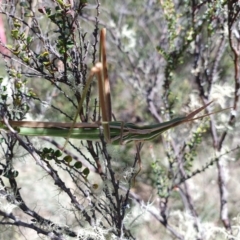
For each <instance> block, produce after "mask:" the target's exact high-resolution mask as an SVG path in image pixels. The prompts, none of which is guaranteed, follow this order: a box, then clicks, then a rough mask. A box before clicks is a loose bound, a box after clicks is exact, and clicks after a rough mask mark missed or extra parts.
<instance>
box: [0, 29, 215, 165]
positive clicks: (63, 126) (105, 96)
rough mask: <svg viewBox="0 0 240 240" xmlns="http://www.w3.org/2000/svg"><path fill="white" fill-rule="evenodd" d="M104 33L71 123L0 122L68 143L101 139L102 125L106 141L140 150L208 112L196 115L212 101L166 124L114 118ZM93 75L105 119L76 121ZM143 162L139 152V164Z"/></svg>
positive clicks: (101, 34)
mask: <svg viewBox="0 0 240 240" xmlns="http://www.w3.org/2000/svg"><path fill="white" fill-rule="evenodd" d="M105 36H106V30H105V29H102V30H101V33H100V51H99V53H100V54H99V55H100V57H99V62H98V63H97V64H96V65H95V66H94V67H93V68H92V69H91V72H90V76H89V78H88V79H87V81H86V85H85V88H84V90H83V92H82V95H81V96H82V97H81V100H80V102H79V104H78V109H77V112H76V115H75V117H74V121H73V122H72V123H60V122H34V121H6V119H5V121H1V122H2V123H3V125H6V126H7V127H8V128H9V126H11V127H17V129H18V130H17V133H18V134H20V135H25V136H55V137H64V138H66V143H67V141H68V139H69V138H76V139H81V140H89V141H100V140H101V136H100V127H102V128H103V135H104V140H105V141H106V143H111V144H123V143H127V142H130V141H135V142H136V146H137V147H138V150H140V148H141V147H140V146H141V143H142V142H144V141H150V140H152V139H154V138H157V137H158V136H159V135H160V134H162V133H163V132H164V131H166V130H168V129H170V128H173V127H175V126H178V125H180V124H183V123H185V122H190V121H193V120H195V119H198V118H202V117H204V116H207V115H209V114H206V115H203V116H200V117H195V116H196V115H197V114H198V113H199V112H201V111H203V110H204V109H205V108H206V107H207V106H208V105H209V104H211V102H210V103H208V104H206V105H204V106H202V107H200V108H198V109H196V110H195V111H193V112H191V113H190V114H188V115H187V116H184V117H179V118H175V119H172V120H170V121H167V122H164V123H158V124H153V125H147V126H146V125H145V126H137V125H135V124H133V123H123V122H118V121H112V107H111V93H110V84H109V79H108V71H107V59H106V45H105ZM94 76H96V77H97V79H98V85H99V86H98V89H99V104H100V109H101V118H102V121H101V122H95V123H85V122H84V123H76V121H77V116H78V114H79V112H80V111H81V110H82V107H83V103H84V100H85V98H86V95H87V92H88V90H89V87H90V85H91V82H92V80H93V78H94ZM5 129H6V127H5ZM65 145H66V144H65ZM140 161H141V160H140V155H139V163H140Z"/></svg>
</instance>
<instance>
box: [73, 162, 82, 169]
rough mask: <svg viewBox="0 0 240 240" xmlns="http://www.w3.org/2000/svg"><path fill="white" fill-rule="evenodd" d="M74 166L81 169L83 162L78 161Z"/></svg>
mask: <svg viewBox="0 0 240 240" xmlns="http://www.w3.org/2000/svg"><path fill="white" fill-rule="evenodd" d="M74 167H75V168H77V169H79V168H81V167H82V163H81V162H76V163H75V164H74Z"/></svg>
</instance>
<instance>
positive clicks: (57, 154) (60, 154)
mask: <svg viewBox="0 0 240 240" xmlns="http://www.w3.org/2000/svg"><path fill="white" fill-rule="evenodd" d="M54 156H56V157H61V156H62V153H61V151H60V150H56V151H55V153H54Z"/></svg>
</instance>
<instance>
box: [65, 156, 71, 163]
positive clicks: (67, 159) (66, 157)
mask: <svg viewBox="0 0 240 240" xmlns="http://www.w3.org/2000/svg"><path fill="white" fill-rule="evenodd" d="M63 161H65V162H67V163H70V162H71V161H72V157H71V156H69V155H67V156H65V157H64V158H63Z"/></svg>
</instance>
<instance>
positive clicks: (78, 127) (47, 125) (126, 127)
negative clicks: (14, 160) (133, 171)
mask: <svg viewBox="0 0 240 240" xmlns="http://www.w3.org/2000/svg"><path fill="white" fill-rule="evenodd" d="M209 104H211V102H210V103H208V104H206V105H205V106H202V107H200V108H198V109H197V110H195V111H193V112H191V113H190V114H188V115H187V116H184V117H179V118H174V119H172V120H170V121H167V122H164V123H158V124H152V125H144V126H137V125H135V124H133V123H123V122H117V121H115V122H103V123H100V122H96V123H76V124H75V125H74V126H72V123H58V122H34V121H8V124H9V125H10V126H12V127H16V129H17V132H18V133H19V134H20V135H25V136H52V137H64V138H69V137H70V138H75V139H80V140H90V141H99V140H100V139H101V136H103V135H104V134H103V128H104V127H105V126H104V125H105V124H106V125H108V126H109V131H110V139H111V143H112V144H122V143H126V142H130V141H140V142H142V141H150V140H153V139H154V138H156V137H158V136H159V135H160V134H161V133H163V132H164V131H166V130H168V129H170V128H173V127H175V126H177V125H180V124H182V123H185V122H189V121H193V120H196V119H199V118H202V117H205V116H208V115H209V114H206V115H203V116H200V117H197V118H194V117H195V115H196V114H198V113H199V112H200V111H202V110H203V109H205V108H206V107H207V106H208V105H209ZM1 123H2V124H3V126H4V122H3V121H1ZM101 128H102V130H101ZM4 129H7V127H6V126H4ZM105 140H106V139H105Z"/></svg>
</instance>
